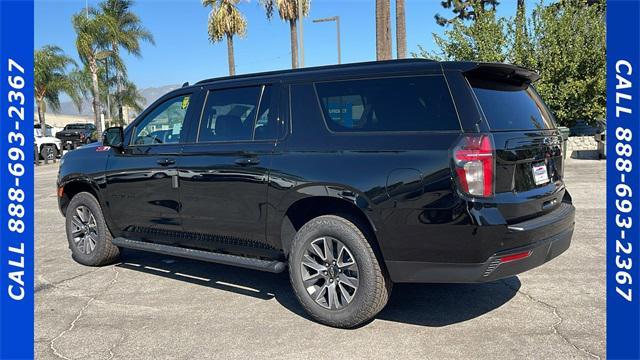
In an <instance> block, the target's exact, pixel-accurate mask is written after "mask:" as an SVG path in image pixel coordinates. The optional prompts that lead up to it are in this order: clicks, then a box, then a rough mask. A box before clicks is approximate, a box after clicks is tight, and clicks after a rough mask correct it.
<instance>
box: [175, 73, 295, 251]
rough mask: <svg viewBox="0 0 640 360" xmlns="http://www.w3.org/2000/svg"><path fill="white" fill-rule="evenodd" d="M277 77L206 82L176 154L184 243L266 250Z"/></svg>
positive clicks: (221, 248) (220, 248)
mask: <svg viewBox="0 0 640 360" xmlns="http://www.w3.org/2000/svg"><path fill="white" fill-rule="evenodd" d="M276 87H277V86H275V85H269V84H266V85H251V86H244V87H235V88H209V89H207V90H208V91H207V94H206V100H205V101H204V104H205V105H204V109H203V111H202V116H201V119H200V122H199V124H198V126H197V129H194V131H193V133H194V138H193V139H192V140H193V142H192V143H189V144H185V146H184V149H183V156H182V157H181V158H180V177H179V178H180V194H181V198H182V211H181V215H182V221H183V224H184V228H185V231H186V234H187V236H185V238H184V245H185V246H189V247H194V248H199V249H205V250H210V251H225V252H230V253H236V254H251V255H259V256H270V255H273V254H274V253H275V249H274V248H273V247H271V246H269V245H267V244H266V242H265V226H266V211H267V210H266V209H267V208H266V204H267V180H268V174H269V164H270V161H271V154H272V152H273V149H274V145H275V143H276V138H277V137H278V134H279V133H280V132H281V129H282V124H283V122H280V118H279V116H278V111H277V99H276V97H277V96H275V94H278V91H277V89H276Z"/></svg>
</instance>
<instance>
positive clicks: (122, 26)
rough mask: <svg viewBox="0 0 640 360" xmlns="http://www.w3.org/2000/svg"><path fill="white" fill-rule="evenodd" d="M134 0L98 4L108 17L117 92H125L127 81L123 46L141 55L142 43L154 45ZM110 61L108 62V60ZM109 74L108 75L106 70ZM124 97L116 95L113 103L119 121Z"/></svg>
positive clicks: (105, 16) (129, 51) (130, 51)
mask: <svg viewBox="0 0 640 360" xmlns="http://www.w3.org/2000/svg"><path fill="white" fill-rule="evenodd" d="M133 4H134V1H133V0H104V1H102V2H101V3H100V4H99V11H100V12H101V13H102V14H104V19H105V21H106V30H107V36H108V40H107V41H108V43H109V49H110V50H111V59H112V65H113V67H114V69H115V79H114V83H115V88H116V94H117V93H120V92H122V91H123V90H124V89H123V88H124V85H125V84H126V83H127V76H126V67H125V66H124V63H123V62H122V60H121V59H120V49H124V50H125V51H126V52H127V53H129V54H131V55H134V56H136V57H142V53H141V48H140V44H141V42H148V43H150V44H153V45H155V41H154V38H153V35H152V34H151V32H149V31H148V30H147V29H145V28H144V26H142V21H141V20H140V18H139V17H138V16H137V15H136V14H135V13H133V12H132V11H131V7H132V6H133ZM106 64H108V62H107V63H106ZM106 76H107V77H108V76H109V72H108V70H107V73H106ZM110 88H111V87H110V86H109V87H108V91H107V96H108V95H109V94H110ZM120 99H121V97H118V96H115V100H116V102H115V104H116V106H115V107H113V109H110V110H115V111H110V112H111V113H116V114H117V118H118V122H120V123H121V122H122V120H123V114H122V106H123V105H124V104H122V103H121V102H120Z"/></svg>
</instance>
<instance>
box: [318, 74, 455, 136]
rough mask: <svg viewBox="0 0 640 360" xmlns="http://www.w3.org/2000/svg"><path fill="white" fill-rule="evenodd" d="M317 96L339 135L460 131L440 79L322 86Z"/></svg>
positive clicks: (380, 80) (366, 81) (416, 78)
mask: <svg viewBox="0 0 640 360" xmlns="http://www.w3.org/2000/svg"><path fill="white" fill-rule="evenodd" d="M316 91H317V93H318V97H319V102H320V106H321V107H322V111H323V113H324V117H325V119H326V123H327V126H328V127H329V129H330V130H332V131H335V132H389V131H449V130H456V131H459V130H460V123H459V121H458V117H457V114H456V111H455V108H454V106H453V102H452V100H451V95H450V94H449V89H448V87H447V84H446V82H445V80H444V77H443V76H440V75H435V76H407V77H395V78H382V79H364V80H346V81H332V82H321V83H316Z"/></svg>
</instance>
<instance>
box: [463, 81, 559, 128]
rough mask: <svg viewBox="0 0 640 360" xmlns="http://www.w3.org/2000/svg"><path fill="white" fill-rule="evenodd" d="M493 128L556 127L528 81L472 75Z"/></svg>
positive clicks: (475, 91) (473, 84)
mask: <svg viewBox="0 0 640 360" xmlns="http://www.w3.org/2000/svg"><path fill="white" fill-rule="evenodd" d="M469 84H471V88H472V89H473V92H474V94H475V95H476V98H477V99H478V102H479V103H480V107H481V108H482V112H483V113H484V116H485V118H486V119H487V121H488V122H489V127H490V128H491V130H496V131H500V130H536V129H538V130H544V129H553V128H555V124H554V122H553V120H552V117H551V114H549V112H548V111H547V109H546V107H545V106H544V104H543V103H542V100H541V99H540V96H538V94H537V93H536V91H535V90H534V89H533V87H532V86H531V85H529V84H526V83H508V82H504V81H497V80H490V79H477V78H469Z"/></svg>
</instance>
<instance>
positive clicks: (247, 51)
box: [35, 0, 534, 89]
mask: <svg viewBox="0 0 640 360" xmlns="http://www.w3.org/2000/svg"><path fill="white" fill-rule="evenodd" d="M85 2H87V3H88V5H89V6H96V5H97V3H98V0H36V2H35V24H36V25H35V46H36V48H40V47H42V46H43V45H57V46H59V47H61V48H62V49H63V50H64V51H65V53H66V54H67V55H69V56H72V57H73V58H75V59H76V60H77V61H78V63H80V62H79V59H78V56H77V52H76V49H75V45H74V42H75V33H74V30H73V26H72V24H71V17H72V15H73V14H75V13H77V12H79V11H83V9H84V8H85ZM391 3H392V5H391V7H392V9H391V10H392V14H391V21H392V23H391V25H392V39H393V49H394V57H395V46H396V44H395V29H394V28H395V20H394V19H395V9H394V7H395V5H394V4H395V1H393V0H392V1H391ZM533 6H534V4H533V1H528V2H527V7H528V8H529V9H531V8H532V7H533ZM239 9H240V10H241V11H242V13H243V14H244V16H245V17H246V19H247V23H248V28H247V34H246V36H245V37H244V38H236V39H234V45H235V60H236V73H237V74H243V73H252V72H260V71H269V70H278V69H288V68H290V67H291V50H290V32H289V24H288V23H287V22H284V21H282V20H280V19H279V18H278V17H277V14H276V16H275V17H274V18H273V19H272V20H271V21H268V20H267V18H266V16H265V12H264V9H263V8H262V7H261V6H260V4H259V2H258V0H241V2H240V4H239ZM405 9H406V16H407V18H406V24H407V50H408V52H409V53H411V52H417V51H418V45H422V46H423V47H425V48H427V49H430V50H433V49H434V43H433V36H432V33H434V32H435V33H442V32H443V30H444V28H443V27H441V26H439V25H437V24H436V22H435V20H434V15H435V14H436V13H438V12H439V13H441V14H442V15H444V16H449V15H450V11H449V10H446V9H443V8H442V6H441V5H440V1H439V0H406V5H405ZM132 10H133V11H134V12H135V13H136V14H138V16H139V17H140V18H141V20H142V22H143V24H144V26H145V27H146V28H147V29H148V30H149V31H150V32H151V33H152V34H153V36H154V37H155V42H156V44H155V46H154V45H151V44H146V43H143V44H142V58H136V57H133V56H129V55H126V54H125V55H124V56H123V58H124V61H125V64H126V65H127V69H128V75H129V79H130V80H132V81H133V82H134V83H135V84H136V85H137V86H138V88H141V89H142V88H148V87H158V86H164V85H169V84H182V83H183V82H186V81H188V82H191V83H193V82H196V81H199V80H202V79H205V78H211V77H217V76H226V75H227V74H228V66H227V46H226V43H225V42H224V41H223V42H220V43H215V44H212V43H211V42H210V41H209V39H208V34H207V20H208V16H209V12H210V10H211V8H205V7H203V6H202V2H201V1H200V0H137V1H136V2H135V4H134V6H133V9H132ZM515 11H516V0H503V1H502V2H501V4H500V5H499V6H498V15H499V16H505V17H511V16H515ZM331 16H339V17H340V32H341V47H342V62H343V63H348V62H359V61H371V60H375V1H374V0H312V1H311V8H310V13H309V17H307V18H305V20H304V49H305V53H304V56H305V66H318V65H331V64H336V63H337V46H336V26H335V23H333V22H327V23H313V22H312V20H313V19H318V18H325V17H331Z"/></svg>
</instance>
